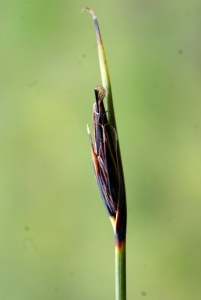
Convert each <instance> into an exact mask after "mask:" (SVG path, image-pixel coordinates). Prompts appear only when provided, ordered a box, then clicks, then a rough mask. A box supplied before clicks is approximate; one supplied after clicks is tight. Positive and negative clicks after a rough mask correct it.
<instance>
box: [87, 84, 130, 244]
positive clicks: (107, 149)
mask: <svg viewBox="0 0 201 300" xmlns="http://www.w3.org/2000/svg"><path fill="white" fill-rule="evenodd" d="M94 92H95V98H96V102H95V103H94V106H93V124H94V145H93V142H92V138H91V135H90V132H89V128H88V127H87V128H88V129H87V130H88V134H89V140H90V145H91V153H92V161H93V167H94V172H95V177H96V180H97V183H98V187H99V190H100V193H101V197H102V200H103V203H104V205H105V207H106V210H107V212H108V215H109V216H110V218H111V221H112V223H113V226H114V233H115V237H116V239H117V240H119V241H121V240H124V239H125V236H126V192H125V184H124V176H123V169H122V163H121V156H120V150H119V144H118V137H117V132H116V129H115V128H114V127H112V126H111V124H110V118H112V117H113V116H111V115H110V112H106V110H105V107H104V102H103V100H104V98H105V96H106V91H105V89H104V88H103V87H102V86H100V85H99V86H97V87H96V88H95V89H94Z"/></svg>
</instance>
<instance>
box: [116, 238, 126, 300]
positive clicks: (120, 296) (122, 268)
mask: <svg viewBox="0 0 201 300" xmlns="http://www.w3.org/2000/svg"><path fill="white" fill-rule="evenodd" d="M115 290H116V300H126V240H124V241H121V242H119V241H116V243H115Z"/></svg>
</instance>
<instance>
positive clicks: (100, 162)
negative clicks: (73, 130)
mask: <svg viewBox="0 0 201 300" xmlns="http://www.w3.org/2000/svg"><path fill="white" fill-rule="evenodd" d="M84 9H87V10H88V11H89V12H90V13H91V15H92V16H93V20H94V25H95V30H96V39H97V46H98V55H99V64H100V71H101V78H102V85H103V86H100V85H99V86H97V87H96V88H95V89H94V92H95V99H96V102H95V103H94V106H93V124H94V144H93V141H92V137H91V134H90V131H89V127H88V126H87V132H88V135H89V141H90V147H91V154H92V162H93V167H94V173H95V177H96V180H97V183H98V187H99V190H100V194H101V197H102V200H103V203H104V205H105V208H106V210H107V213H108V215H109V217H110V220H111V223H112V227H113V230H114V237H115V290H116V300H126V221H127V209H126V191H125V183H124V174H123V167H122V160H121V154H120V147H119V140H118V135H117V127H116V120H115V113H114V106H113V100H112V91H111V84H110V77H109V72H108V67H107V62H106V57H105V51H104V47H103V43H102V38H101V34H100V29H99V25H98V21H97V17H96V15H95V13H94V12H93V10H91V9H90V8H88V7H85V8H84ZM104 102H106V109H105V106H104Z"/></svg>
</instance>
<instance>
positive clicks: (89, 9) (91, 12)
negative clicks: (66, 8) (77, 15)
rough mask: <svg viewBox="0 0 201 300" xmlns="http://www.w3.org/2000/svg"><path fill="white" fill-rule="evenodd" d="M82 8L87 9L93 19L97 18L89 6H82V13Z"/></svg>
mask: <svg viewBox="0 0 201 300" xmlns="http://www.w3.org/2000/svg"><path fill="white" fill-rule="evenodd" d="M84 10H88V11H89V12H90V14H91V15H92V16H93V18H94V19H97V17H96V14H95V12H94V11H93V10H92V9H91V8H89V7H84V8H83V9H82V11H81V13H82V12H83V11H84Z"/></svg>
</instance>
